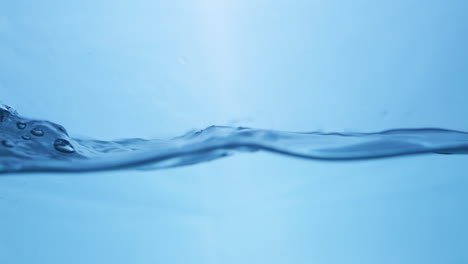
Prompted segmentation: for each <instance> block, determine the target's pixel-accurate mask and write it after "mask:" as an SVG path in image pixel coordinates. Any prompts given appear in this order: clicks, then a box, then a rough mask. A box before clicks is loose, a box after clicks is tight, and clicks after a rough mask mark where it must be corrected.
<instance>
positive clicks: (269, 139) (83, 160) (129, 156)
mask: <svg viewBox="0 0 468 264" xmlns="http://www.w3.org/2000/svg"><path fill="white" fill-rule="evenodd" d="M259 150H263V151H270V152H275V153H279V154H283V155H287V156H293V157H299V158H305V159H310V160H331V161H339V160H365V159H375V158H385V157H393V156H402V155H413V154H422V153H439V154H468V133H467V132H462V131H455V130H448V129H440V128H417V129H393V130H386V131H382V132H375V133H321V132H308V133H299V132H284V131H274V130H266V129H254V128H246V127H227V126H210V127H208V128H206V129H203V130H198V131H191V132H188V133H186V134H184V135H182V136H179V137H175V138H171V139H151V140H147V139H139V138H131V139H124V140H116V141H101V140H92V139H91V140H90V139H79V138H72V137H70V136H69V135H68V133H67V131H66V130H65V128H63V127H62V126H61V125H58V124H55V123H52V122H49V121H43V120H34V119H28V118H25V117H22V116H20V115H19V114H18V113H17V112H16V110H14V109H13V108H12V107H10V106H7V105H0V173H2V174H6V173H20V172H22V173H25V172H85V171H101V170H112V169H124V168H138V169H160V168H169V167H178V166H184V165H189V164H196V163H201V162H206V161H210V160H214V159H218V158H222V157H226V156H229V155H232V154H234V153H238V152H253V151H259Z"/></svg>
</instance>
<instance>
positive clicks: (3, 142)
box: [2, 140, 14, 148]
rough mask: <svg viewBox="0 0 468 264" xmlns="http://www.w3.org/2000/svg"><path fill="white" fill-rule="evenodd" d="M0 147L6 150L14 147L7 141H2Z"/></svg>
mask: <svg viewBox="0 0 468 264" xmlns="http://www.w3.org/2000/svg"><path fill="white" fill-rule="evenodd" d="M2 145H3V146H4V147H6V148H12V147H13V146H14V145H13V143H12V142H11V141H9V140H2Z"/></svg>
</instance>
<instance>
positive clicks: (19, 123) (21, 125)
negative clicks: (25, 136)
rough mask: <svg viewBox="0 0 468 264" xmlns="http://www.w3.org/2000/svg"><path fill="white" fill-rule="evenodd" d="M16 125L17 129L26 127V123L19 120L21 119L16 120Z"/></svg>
mask: <svg viewBox="0 0 468 264" xmlns="http://www.w3.org/2000/svg"><path fill="white" fill-rule="evenodd" d="M16 127H18V129H25V128H26V123H24V122H21V121H20V122H17V123H16Z"/></svg>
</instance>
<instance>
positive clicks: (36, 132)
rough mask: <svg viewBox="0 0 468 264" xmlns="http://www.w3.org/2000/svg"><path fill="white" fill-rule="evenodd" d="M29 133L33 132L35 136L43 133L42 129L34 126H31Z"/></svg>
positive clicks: (40, 135)
mask: <svg viewBox="0 0 468 264" xmlns="http://www.w3.org/2000/svg"><path fill="white" fill-rule="evenodd" d="M31 134H33V135H34V136H36V137H42V136H43V135H44V130H42V129H40V128H37V127H35V128H33V130H31Z"/></svg>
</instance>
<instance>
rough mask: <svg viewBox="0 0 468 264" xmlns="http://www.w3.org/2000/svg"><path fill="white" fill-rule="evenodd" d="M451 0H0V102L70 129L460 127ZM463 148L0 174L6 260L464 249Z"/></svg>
mask: <svg viewBox="0 0 468 264" xmlns="http://www.w3.org/2000/svg"><path fill="white" fill-rule="evenodd" d="M467 11H468V2H467V1H465V0H426V1H422V0H418V1H415V0H394V1H371V0H354V1H338V0H328V1H319V0H309V1H306V0H303V1H300V0H297V1H283V0H279V1H265V0H253V1H247V0H237V1H234V0H193V1H181V0H174V1H150V0H133V1H130V0H125V1H124V0H113V1H111V0H97V1H94V0H93V1H91V0H80V1H75V0H69V1H52V0H43V1H33V0H29V1H26V0H15V1H8V0H0V100H2V101H3V102H4V103H7V104H11V105H13V106H15V107H16V108H17V109H18V111H19V112H20V113H22V114H23V115H26V116H30V117H36V118H44V119H49V120H52V121H55V122H57V123H60V124H63V125H64V126H65V127H66V128H67V129H68V131H69V132H70V133H71V134H72V135H74V136H82V135H83V136H86V135H87V136H92V137H97V138H101V139H116V138H124V137H146V138H150V137H151V138H154V137H156V138H158V137H160V138H164V137H171V136H176V135H179V134H182V133H184V132H186V131H187V130H190V129H193V128H204V127H206V126H209V125H213V124H216V125H243V126H251V127H259V128H268V129H280V130H289V131H312V130H323V131H334V132H342V131H365V132H367V131H377V130H383V129H389V128H396V127H444V128H450V129H457V130H465V131H468V122H467V119H466V118H467V116H468V104H467V99H468V49H467V48H466V47H468V22H467V18H466V14H467ZM467 175H468V160H467V158H466V157H464V156H440V155H432V156H431V155H429V156H415V157H404V158H394V159H388V160H376V161H360V162H345V163H327V162H315V161H305V160H300V159H293V158H286V157H282V156H277V155H273V154H265V153H254V154H245V155H238V156H235V157H232V158H228V159H223V160H219V161H215V162H210V163H205V164H201V165H196V166H189V167H184V168H177V169H170V170H161V171H151V172H137V171H118V172H105V173H88V174H82V175H68V174H63V175H62V174H53V175H51V174H30V175H21V176H11V177H3V178H0V263H2V264H3V263H5V264H7V263H8V264H23V263H47V264H59V263H60V264H61V263H70V264H75V263H80V264H81V263H125V264H127V263H171V264H172V263H210V264H211V263H213V264H219V263H223V264H230V263H236V264H239V263H269V264H270V263H294V264H301V263H304V264H305V263H326V264H345V263H346V264H347V263H360V264H375V263H381V264H386V263H388V264H394V263H400V264H406V263H408V264H419V263H421V264H423V263H424V264H431V263H434V264H440V263H448V264H452V263H453V264H462V263H468V226H467V223H468V217H467V215H468V213H467V212H468V194H467V192H466V190H467V188H468V176H467Z"/></svg>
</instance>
